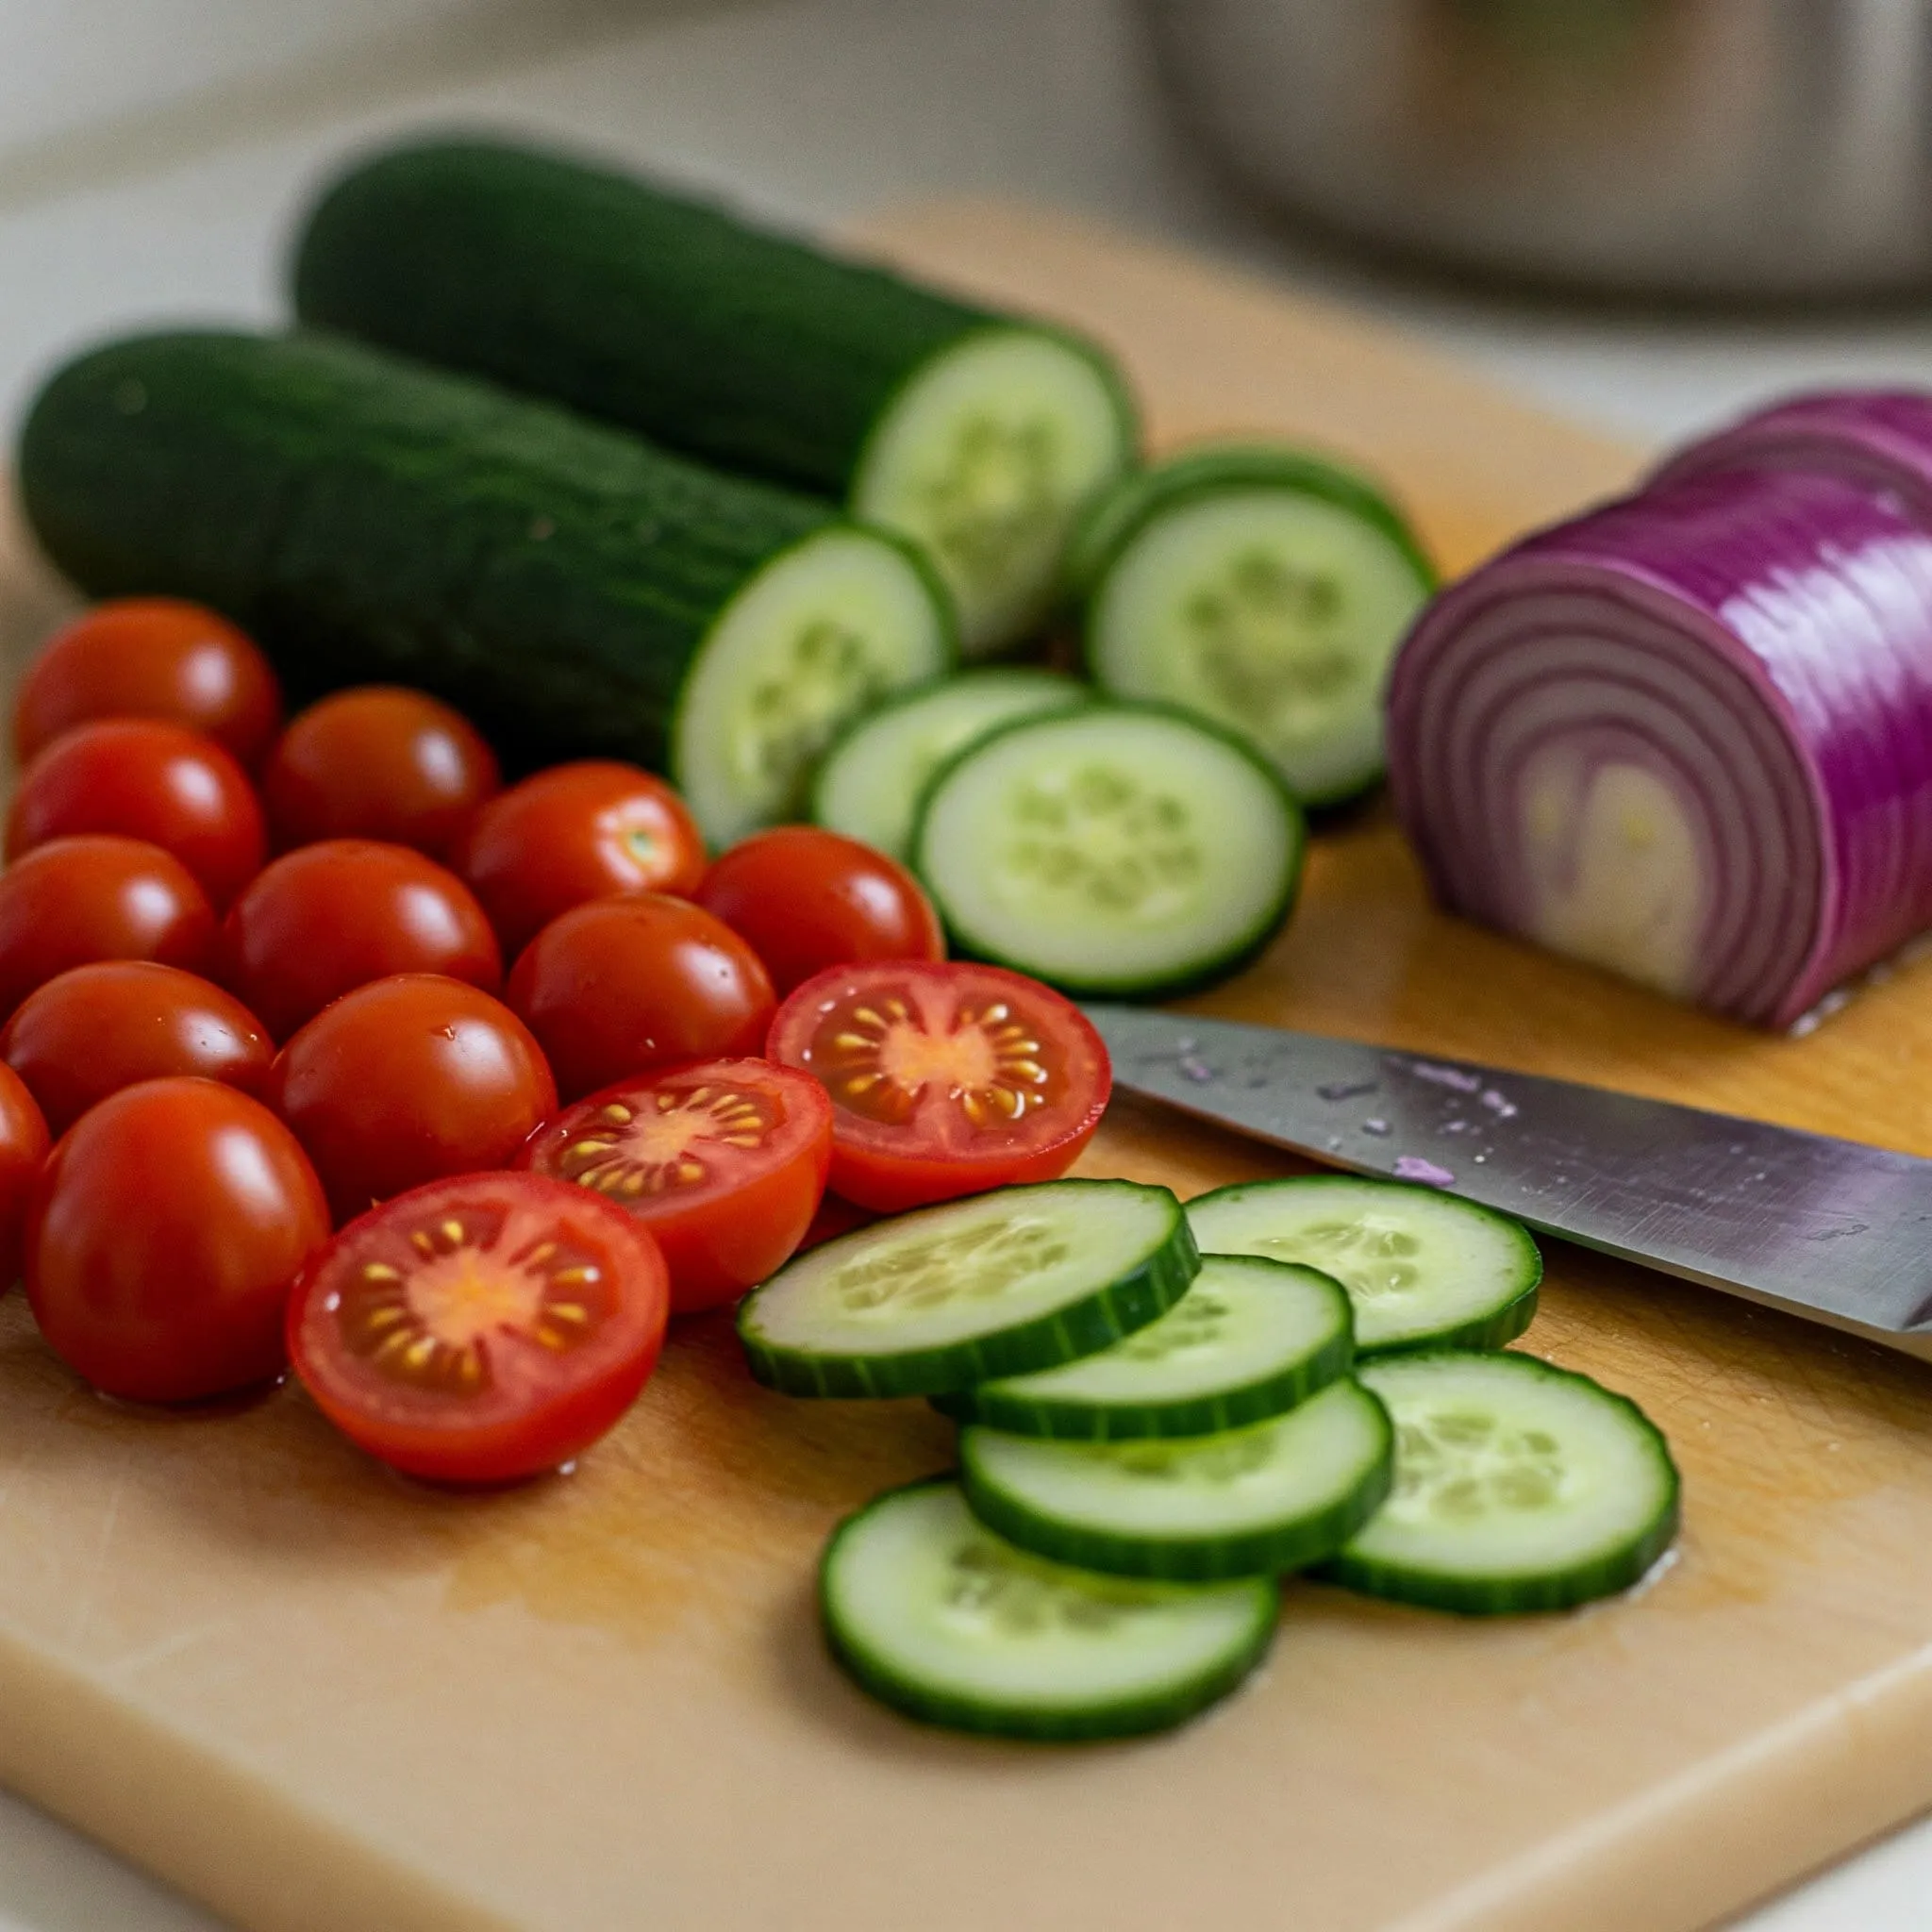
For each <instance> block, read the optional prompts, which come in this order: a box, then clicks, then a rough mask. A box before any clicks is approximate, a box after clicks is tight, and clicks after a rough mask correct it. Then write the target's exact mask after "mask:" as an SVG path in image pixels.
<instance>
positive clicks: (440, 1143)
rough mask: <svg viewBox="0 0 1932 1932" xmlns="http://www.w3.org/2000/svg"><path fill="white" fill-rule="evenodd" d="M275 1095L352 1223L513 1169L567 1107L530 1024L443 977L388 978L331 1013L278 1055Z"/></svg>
mask: <svg viewBox="0 0 1932 1932" xmlns="http://www.w3.org/2000/svg"><path fill="white" fill-rule="evenodd" d="M268 1098H269V1101H270V1104H271V1105H272V1106H273V1107H274V1108H275V1111H276V1112H277V1113H278V1114H280V1115H281V1117H282V1118H283V1119H284V1120H285V1121H287V1122H288V1124H290V1126H291V1127H292V1128H293V1129H294V1130H295V1138H296V1139H297V1140H299V1141H301V1142H302V1144H303V1146H304V1147H306V1148H307V1149H308V1158H310V1159H311V1160H313V1161H314V1163H315V1169H316V1172H317V1173H318V1174H321V1176H322V1184H323V1187H324V1188H325V1190H326V1191H327V1193H328V1198H329V1205H330V1206H331V1207H332V1208H334V1209H335V1213H336V1218H337V1220H339V1221H346V1220H347V1219H348V1218H349V1216H350V1215H352V1214H359V1213H361V1212H362V1210H363V1209H364V1208H367V1207H368V1206H369V1205H370V1203H371V1202H373V1201H383V1200H387V1199H388V1198H389V1196H390V1195H391V1194H400V1193H402V1192H403V1191H404V1190H405V1189H408V1188H414V1187H420V1186H422V1185H423V1184H424V1183H425V1182H426V1181H432V1180H441V1179H442V1178H444V1177H445V1176H446V1175H449V1174H469V1173H472V1172H474V1171H475V1170H476V1169H478V1168H488V1167H508V1165H509V1164H510V1162H511V1161H512V1160H513V1159H514V1158H516V1154H517V1150H518V1149H519V1148H520V1147H521V1146H522V1145H523V1144H524V1142H525V1141H526V1140H528V1139H529V1137H530V1135H531V1134H532V1133H533V1132H534V1131H535V1129H536V1127H537V1126H538V1124H539V1123H540V1122H541V1121H542V1120H543V1119H544V1118H545V1117H546V1116H547V1115H549V1114H552V1113H555V1112H556V1110H557V1088H556V1085H555V1083H554V1082H553V1081H552V1080H551V1077H550V1069H549V1068H548V1067H547V1066H546V1065H545V1064H544V1062H543V1054H542V1050H541V1048H540V1047H539V1046H538V1044H537V1042H536V1041H534V1040H532V1039H531V1038H530V1035H529V1031H528V1029H527V1028H526V1027H525V1025H524V1024H523V1022H522V1021H521V1020H519V1019H518V1018H517V1016H516V1015H515V1014H514V1013H512V1012H511V1011H510V1010H509V1008H508V1007H506V1006H504V1005H503V1004H502V1002H501V1001H499V1000H493V999H491V997H490V995H489V994H488V993H487V992H478V991H476V989H475V987H474V986H469V985H466V984H465V983H464V982H463V981H462V980H460V979H447V978H444V977H443V976H442V975H441V974H436V973H402V974H396V975H395V976H394V977H393V978H391V979H378V980H376V981H375V983H374V984H373V985H369V986H358V988H357V989H356V990H355V991H354V992H346V993H344V994H343V995H342V996H341V999H339V1000H336V1001H333V1002H332V1003H331V1004H330V1005H328V1006H326V1007H325V1008H323V1010H322V1011H321V1012H319V1013H318V1014H316V1016H315V1018H314V1019H312V1020H311V1021H309V1022H308V1024H307V1025H306V1026H304V1027H303V1028H302V1029H301V1030H300V1031H299V1032H298V1033H297V1034H296V1035H295V1037H294V1038H293V1039H292V1040H291V1041H289V1043H288V1044H287V1045H286V1046H285V1047H283V1049H282V1050H281V1052H280V1053H279V1054H277V1055H276V1056H275V1065H274V1066H273V1067H272V1068H271V1069H270V1072H269V1085H268Z"/></svg>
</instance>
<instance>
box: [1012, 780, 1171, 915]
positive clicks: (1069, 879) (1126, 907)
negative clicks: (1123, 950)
mask: <svg viewBox="0 0 1932 1932" xmlns="http://www.w3.org/2000/svg"><path fill="white" fill-rule="evenodd" d="M1013 819H1014V821H1015V824H1016V836H1015V837H1014V838H1013V839H1012V841H1011V842H1010V843H1009V844H1008V847H1007V849H1006V852H1005V854H1004V858H1005V860H1006V864H1007V866H1008V869H1009V870H1010V871H1011V872H1012V873H1013V874H1016V875H1018V876H1019V877H1020V878H1022V879H1024V881H1026V882H1027V883H1028V884H1029V885H1031V886H1033V887H1036V888H1039V887H1044V888H1046V889H1047V890H1049V891H1052V892H1054V893H1055V894H1056V895H1061V894H1064V895H1065V896H1067V897H1069V898H1072V899H1075V900H1079V901H1083V902H1084V903H1085V904H1086V905H1087V906H1088V907H1090V908H1092V910H1093V911H1095V912H1097V913H1101V914H1105V915H1108V916H1109V917H1111V918H1114V919H1121V918H1129V919H1135V920H1141V921H1144V922H1146V923H1147V924H1158V923H1160V922H1161V921H1163V920H1167V919H1172V918H1175V917H1178V916H1179V915H1180V914H1181V912H1182V911H1183V910H1184V909H1185V908H1186V907H1187V906H1188V905H1189V904H1190V903H1191V900H1192V898H1193V896H1194V893H1195V891H1197V890H1198V888H1199V886H1200V883H1201V878H1202V873H1203V869H1204V861H1203V855H1202V851H1201V845H1200V836H1199V830H1198V827H1197V826H1196V824H1195V823H1194V814H1193V812H1192V811H1191V809H1190V808H1189V807H1188V805H1187V802H1186V801H1185V800H1184V799H1182V798H1180V797H1178V796H1177V795H1176V794H1175V793H1174V792H1173V791H1168V790H1166V789H1165V788H1163V787H1161V786H1158V785H1156V784H1150V783H1149V782H1148V781H1146V780H1145V779H1144V778H1143V777H1141V774H1138V773H1136V772H1133V771H1131V770H1129V769H1128V768H1127V767H1125V766H1124V765H1121V764H1116V763H1111V762H1108V763H1102V762H1100V761H1099V760H1097V759H1096V760H1094V761H1091V762H1090V763H1087V764H1084V765H1081V766H1078V767H1076V768H1075V769H1074V770H1073V771H1071V772H1068V773H1065V774H1055V775H1054V776H1053V777H1051V778H1035V779H1033V780H1031V781H1029V782H1028V783H1027V784H1026V785H1024V787H1023V788H1022V789H1021V791H1020V792H1019V794H1018V796H1017V798H1016V799H1015V800H1014V804H1013Z"/></svg>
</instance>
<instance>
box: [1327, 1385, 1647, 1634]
mask: <svg viewBox="0 0 1932 1932" xmlns="http://www.w3.org/2000/svg"><path fill="white" fill-rule="evenodd" d="M1361 1374H1362V1380H1363V1382H1364V1384H1365V1385H1366V1386H1368V1387H1369V1388H1372V1389H1373V1390H1374V1391H1375V1393H1376V1394H1377V1395H1378V1396H1379V1397H1380V1398H1381V1400H1382V1401H1383V1403H1384V1404H1385V1405H1386V1406H1387V1407H1388V1409H1389V1412H1390V1415H1391V1418H1392V1420H1393V1422H1394V1424H1395V1432H1396V1452H1395V1484H1394V1488H1393V1490H1392V1491H1391V1494H1390V1497H1389V1500H1388V1502H1387V1503H1386V1504H1384V1506H1383V1507H1382V1508H1381V1510H1380V1511H1379V1512H1378V1513H1377V1514H1376V1515H1375V1516H1374V1519H1373V1520H1372V1521H1371V1522H1370V1523H1369V1524H1368V1525H1367V1526H1366V1527H1365V1528H1364V1529H1363V1530H1362V1531H1361V1532H1360V1534H1359V1535H1357V1537H1355V1538H1354V1539H1353V1540H1352V1541H1350V1542H1349V1543H1348V1545H1347V1546H1346V1547H1345V1548H1344V1549H1343V1550H1342V1551H1341V1553H1340V1554H1339V1555H1338V1556H1337V1557H1336V1558H1335V1560H1334V1562H1333V1563H1332V1564H1330V1565H1329V1572H1328V1574H1330V1575H1331V1576H1332V1577H1333V1578H1334V1580H1335V1581H1336V1582H1338V1583H1341V1584H1344V1585H1346V1586H1347V1587H1348V1588H1349V1589H1351V1590H1358V1591H1364V1592H1366V1593H1367V1594H1369V1595H1373V1596H1380V1597H1388V1598H1391V1599H1393V1600H1395V1601H1397V1602H1402V1603H1412V1604H1421V1605H1423V1606H1424V1607H1429V1608H1434V1609H1443V1610H1455V1611H1458V1612H1460V1613H1462V1614H1464V1615H1466V1616H1499V1615H1508V1614H1512V1613H1514V1612H1518V1611H1525V1610H1559V1609H1568V1608H1570V1607H1573V1606H1574V1605H1576V1604H1580V1603H1587V1602H1589V1601H1590V1600H1591V1599H1592V1598H1594V1597H1601V1596H1608V1595H1611V1594H1613V1593H1614V1592H1616V1591H1621V1590H1625V1589H1627V1588H1629V1586H1630V1585H1632V1584H1633V1583H1635V1582H1637V1581H1638V1580H1639V1578H1641V1576H1642V1575H1643V1574H1645V1572H1646V1571H1648V1570H1649V1569H1650V1568H1651V1566H1652V1565H1653V1564H1654V1563H1656V1562H1657V1559H1658V1558H1659V1557H1661V1556H1662V1555H1663V1554H1664V1552H1665V1551H1666V1550H1667V1549H1668V1548H1669V1547H1670V1545H1671V1542H1672V1541H1673V1539H1674V1537H1675V1535H1676V1532H1677V1520H1678V1496H1679V1484H1678V1477H1677V1471H1676V1466H1675V1464H1674V1462H1673V1461H1672V1459H1671V1452H1670V1449H1669V1447H1668V1445H1667V1444H1666V1443H1665V1441H1664V1439H1663V1437H1662V1435H1661V1434H1660V1433H1659V1432H1658V1430H1657V1426H1656V1425H1655V1424H1653V1423H1652V1422H1651V1421H1650V1419H1649V1418H1648V1417H1647V1416H1645V1415H1644V1413H1643V1411H1642V1410H1641V1409H1640V1408H1639V1407H1637V1405H1636V1404H1635V1403H1634V1402H1631V1401H1629V1400H1628V1399H1627V1398H1626V1397H1624V1396H1622V1395H1613V1394H1611V1393H1610V1391H1608V1390H1607V1389H1604V1388H1602V1387H1601V1386H1599V1385H1598V1384H1597V1383H1595V1382H1593V1381H1591V1379H1590V1378H1589V1377H1588V1376H1587V1375H1579V1374H1574V1373H1572V1372H1571V1371H1569V1370H1565V1369H1557V1368H1554V1367H1552V1366H1551V1365H1550V1364H1549V1363H1547V1362H1542V1361H1539V1360H1537V1359H1536V1357H1533V1356H1525V1355H1514V1354H1503V1355H1471V1354H1464V1353H1460V1352H1441V1353H1436V1354H1427V1355H1409V1356H1393V1357H1388V1358H1387V1359H1385V1360H1382V1361H1377V1362H1371V1363H1365V1364H1364V1365H1363V1368H1362V1371H1361Z"/></svg>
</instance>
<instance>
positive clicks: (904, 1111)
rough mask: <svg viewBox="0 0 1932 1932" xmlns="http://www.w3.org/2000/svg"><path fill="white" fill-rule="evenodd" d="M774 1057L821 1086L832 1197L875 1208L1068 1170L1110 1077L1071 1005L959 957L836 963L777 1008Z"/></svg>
mask: <svg viewBox="0 0 1932 1932" xmlns="http://www.w3.org/2000/svg"><path fill="white" fill-rule="evenodd" d="M770 1051H771V1057H772V1058H774V1060H777V1061H779V1062H780V1063H781V1064H782V1065H785V1066H788V1067H801V1068H803V1069H804V1070H805V1071H806V1072H808V1073H809V1074H816V1075H817V1076H818V1077H819V1079H821V1080H823V1081H824V1085H825V1091H827V1092H828V1093H830V1095H831V1096H832V1105H833V1108H834V1109H835V1113H834V1120H833V1126H832V1174H831V1185H832V1190H833V1191H834V1192H835V1193H838V1194H842V1195H843V1196H844V1197H845V1198H846V1199H847V1200H848V1201H855V1202H857V1203H858V1205H859V1206H860V1207H862V1208H877V1209H878V1210H879V1211H880V1212H881V1213H884V1214H894V1213H897V1212H898V1211H899V1210H900V1209H901V1208H917V1207H920V1206H922V1205H923V1204H924V1203H925V1202H928V1201H950V1200H952V1199H953V1198H954V1197H955V1196H957V1195H959V1194H976V1193H979V1192H980V1191H983V1190H984V1189H987V1188H1003V1187H1007V1186H1008V1185H1010V1184H1011V1183H1013V1182H1016V1181H1049V1180H1052V1179H1053V1178H1054V1176H1055V1175H1056V1174H1064V1173H1066V1171H1067V1169H1068V1168H1070V1167H1071V1166H1072V1165H1073V1164H1074V1160H1075V1158H1077V1157H1078V1155H1079V1152H1080V1150H1081V1148H1083V1147H1084V1146H1086V1144H1087V1142H1088V1141H1091V1139H1092V1138H1093V1130H1094V1128H1095V1127H1097V1126H1098V1125H1099V1124H1100V1116H1101V1114H1102V1113H1103V1112H1104V1111H1105V1110H1106V1108H1107V1098H1108V1092H1109V1091H1111V1088H1112V1085H1113V1074H1112V1070H1111V1068H1110V1067H1109V1065H1108V1058H1107V1048H1106V1047H1105V1046H1104V1045H1103V1044H1102V1043H1101V1039H1100V1036H1099V1034H1097V1033H1096V1032H1094V1030H1093V1028H1092V1027H1091V1025H1090V1024H1088V1022H1087V1019H1086V1016H1085V1015H1084V1014H1083V1013H1082V1012H1081V1011H1080V1009H1079V1008H1077V1007H1075V1006H1074V1004H1073V1003H1072V1001H1070V1000H1066V999H1063V998H1062V997H1061V996H1060V995H1059V994H1058V993H1057V992H1055V991H1053V990H1052V989H1051V988H1050V987H1044V986H1041V984H1040V983H1039V982H1038V981H1037V980H1032V979H1028V978H1026V977H1024V975H1023V974H1018V973H1008V972H1007V971H1006V970H1005V969H1004V968H1002V967H998V966H974V965H969V964H966V963H964V962H962V961H955V962H954V963H952V964H950V965H947V964H927V963H924V962H920V961H908V962H905V963H903V964H894V963H892V962H891V961H885V960H880V961H877V962H874V964H871V965H860V966H835V967H833V968H832V969H831V970H830V971H829V972H826V973H821V974H819V975H818V976H817V977H816V978H815V979H808V980H807V981H806V982H805V984H804V985H803V986H801V987H799V988H798V989H797V991H794V992H793V993H792V994H791V997H790V998H789V999H787V1000H786V1002H785V1004H784V1005H783V1006H782V1007H781V1008H779V1009H778V1016H777V1018H776V1019H775V1020H774V1021H773V1023H772V1037H771V1047H770Z"/></svg>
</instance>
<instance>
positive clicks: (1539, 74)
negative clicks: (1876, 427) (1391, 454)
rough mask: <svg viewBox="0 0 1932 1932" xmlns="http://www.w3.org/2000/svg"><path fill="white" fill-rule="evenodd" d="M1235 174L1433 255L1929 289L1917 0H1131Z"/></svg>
mask: <svg viewBox="0 0 1932 1932" xmlns="http://www.w3.org/2000/svg"><path fill="white" fill-rule="evenodd" d="M1141 5H1142V8H1143V10H1144V12H1145V15H1146V17H1147V22H1148V25H1149V27H1150V29H1151V32H1152V34H1153V38H1154V43H1155V46H1156V49H1157V52H1158V58H1159V61H1160V64H1161V66H1162V68H1163V70H1164V71H1165V72H1166V74H1167V75H1169V77H1170V79H1171V81H1172V84H1173V92H1174V97H1175V99H1176V101H1177V103H1178V105H1179V107H1180V108H1181V110H1182V112H1183V115H1184V117H1185V119H1186V120H1187V122H1188V123H1189V124H1190V125H1191V126H1192V127H1193V128H1194V130H1195V131H1196V133H1197V134H1198V135H1199V137H1200V139H1201V140H1202V142H1204V143H1205V144H1206V146H1207V147H1208V150H1209V152H1210V153H1211V154H1212V155H1213V156H1214V157H1215V158H1218V160H1219V161H1220V162H1221V163H1222V164H1223V165H1224V167H1225V168H1226V169H1227V170H1228V171H1229V172H1231V173H1232V175H1234V176H1235V177H1236V178H1237V179H1238V180H1239V181H1241V183H1243V184H1245V185H1246V186H1247V187H1248V188H1250V189H1251V190H1253V191H1255V192H1257V193H1258V194H1260V195H1261V196H1263V197H1264V198H1265V199H1267V200H1268V201H1270V202H1272V203H1274V205H1275V206H1276V207H1278V208H1281V209H1284V210H1286V211H1289V212H1291V213H1293V214H1296V215H1299V216H1301V217H1303V218H1304V219H1307V220H1312V221H1314V222H1316V223H1319V224H1321V225H1324V226H1327V227H1329V228H1333V229H1336V230H1341V231H1344V232H1346V233H1348V234H1350V235H1353V236H1356V237H1358V238H1361V239H1363V240H1366V241H1370V242H1375V243H1377V244H1380V245H1382V246H1384V247H1387V248H1393V249H1398V250H1401V251H1404V252H1407V253H1410V254H1413V255H1417V256H1423V257H1427V258H1432V259H1434V260H1436V261H1438V262H1441V263H1444V264H1450V265H1455V266H1458V267H1462V268H1474V269H1480V270H1485V271H1490V272H1496V273H1503V274H1507V275H1511V276H1515V277H1526V278H1530V279H1533V280H1539V281H1547V282H1557V283H1567V284H1572V285H1586V286H1594V287H1597V288H1618V289H1626V290H1632V291H1646V292H1653V293H1668V294H1698V295H1725V296H1737V295H1777V296H1813V295H1824V294H1839V293H1846V292H1852V291H1884V290H1897V289H1902V288H1909V287H1913V286H1918V285H1932V0H1141Z"/></svg>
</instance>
